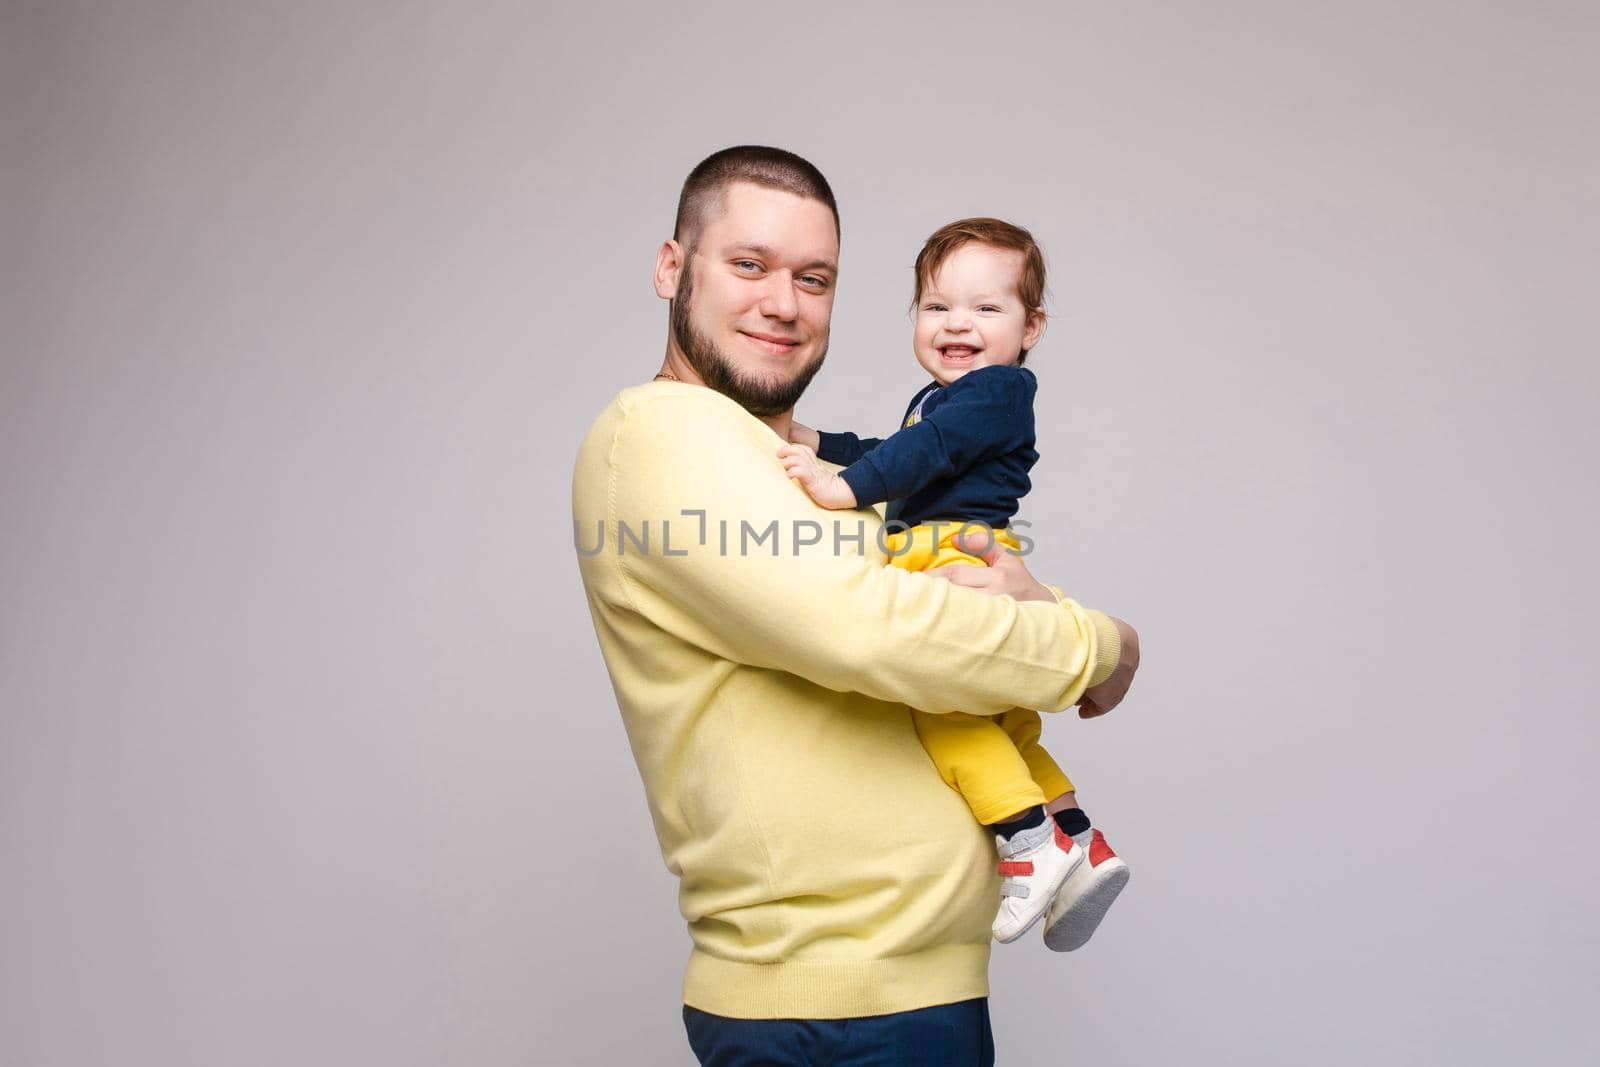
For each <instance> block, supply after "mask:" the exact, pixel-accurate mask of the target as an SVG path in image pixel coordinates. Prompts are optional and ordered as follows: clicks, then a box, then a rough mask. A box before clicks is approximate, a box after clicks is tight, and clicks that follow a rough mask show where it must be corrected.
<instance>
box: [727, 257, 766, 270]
mask: <svg viewBox="0 0 1600 1067" xmlns="http://www.w3.org/2000/svg"><path fill="white" fill-rule="evenodd" d="M733 265H734V266H735V267H738V268H739V269H740V270H760V269H761V264H759V263H757V262H756V261H755V260H753V259H736V260H734V261H733Z"/></svg>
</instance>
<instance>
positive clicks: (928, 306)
mask: <svg viewBox="0 0 1600 1067" xmlns="http://www.w3.org/2000/svg"><path fill="white" fill-rule="evenodd" d="M922 310H923V311H943V310H944V305H943V304H924V305H923V306H922Z"/></svg>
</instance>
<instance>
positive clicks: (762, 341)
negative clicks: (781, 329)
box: [739, 330, 800, 356]
mask: <svg viewBox="0 0 1600 1067" xmlns="http://www.w3.org/2000/svg"><path fill="white" fill-rule="evenodd" d="M739 332H740V333H742V334H744V336H746V337H748V338H749V339H750V340H751V341H753V342H754V343H755V346H756V347H757V348H759V349H761V350H762V351H763V352H768V353H771V354H772V355H774V356H787V355H788V354H789V353H790V352H793V351H794V350H795V348H796V347H798V346H799V344H800V342H799V340H798V339H796V338H793V337H779V336H778V335H776V334H770V333H751V332H749V331H748V330H740V331H739Z"/></svg>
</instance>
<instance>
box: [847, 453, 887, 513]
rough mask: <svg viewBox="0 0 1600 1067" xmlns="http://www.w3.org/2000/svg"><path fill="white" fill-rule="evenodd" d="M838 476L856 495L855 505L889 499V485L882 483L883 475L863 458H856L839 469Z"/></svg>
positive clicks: (859, 505)
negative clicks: (842, 468) (848, 464)
mask: <svg viewBox="0 0 1600 1067" xmlns="http://www.w3.org/2000/svg"><path fill="white" fill-rule="evenodd" d="M839 477H841V478H843V479H844V484H846V485H848V486H849V487H850V491H851V492H852V493H854V494H855V495H856V507H861V506H862V505H864V504H876V503H878V502H879V501H883V500H888V499H889V487H888V485H886V484H885V483H884V480H883V475H881V474H879V473H878V468H876V467H874V466H873V465H872V464H871V463H868V462H867V461H866V460H864V459H858V460H856V461H855V462H854V463H852V464H850V466H848V467H846V468H845V469H844V470H842V471H840V472H839Z"/></svg>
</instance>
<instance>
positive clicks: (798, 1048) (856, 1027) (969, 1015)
mask: <svg viewBox="0 0 1600 1067" xmlns="http://www.w3.org/2000/svg"><path fill="white" fill-rule="evenodd" d="M683 1025H684V1028H685V1029H686V1030H688V1031H689V1047H690V1048H692V1049H694V1054H695V1055H696V1056H698V1057H699V1058H700V1064H701V1067H994V1033H993V1031H991V1030H990V1029H989V1001H988V998H979V999H977V1000H964V1001H962V1002H961V1003H959V1004H941V1005H939V1006H938V1007H934V1008H919V1009H917V1010H916V1011H902V1012H896V1013H895V1014H893V1015H868V1016H864V1017H862V1018H859V1019H727V1018H724V1017H723V1016H721V1015H712V1014H710V1013H708V1012H703V1011H701V1010H700V1009H698V1008H691V1007H689V1006H688V1005H687V1004H686V1005H684V1008H683Z"/></svg>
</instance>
